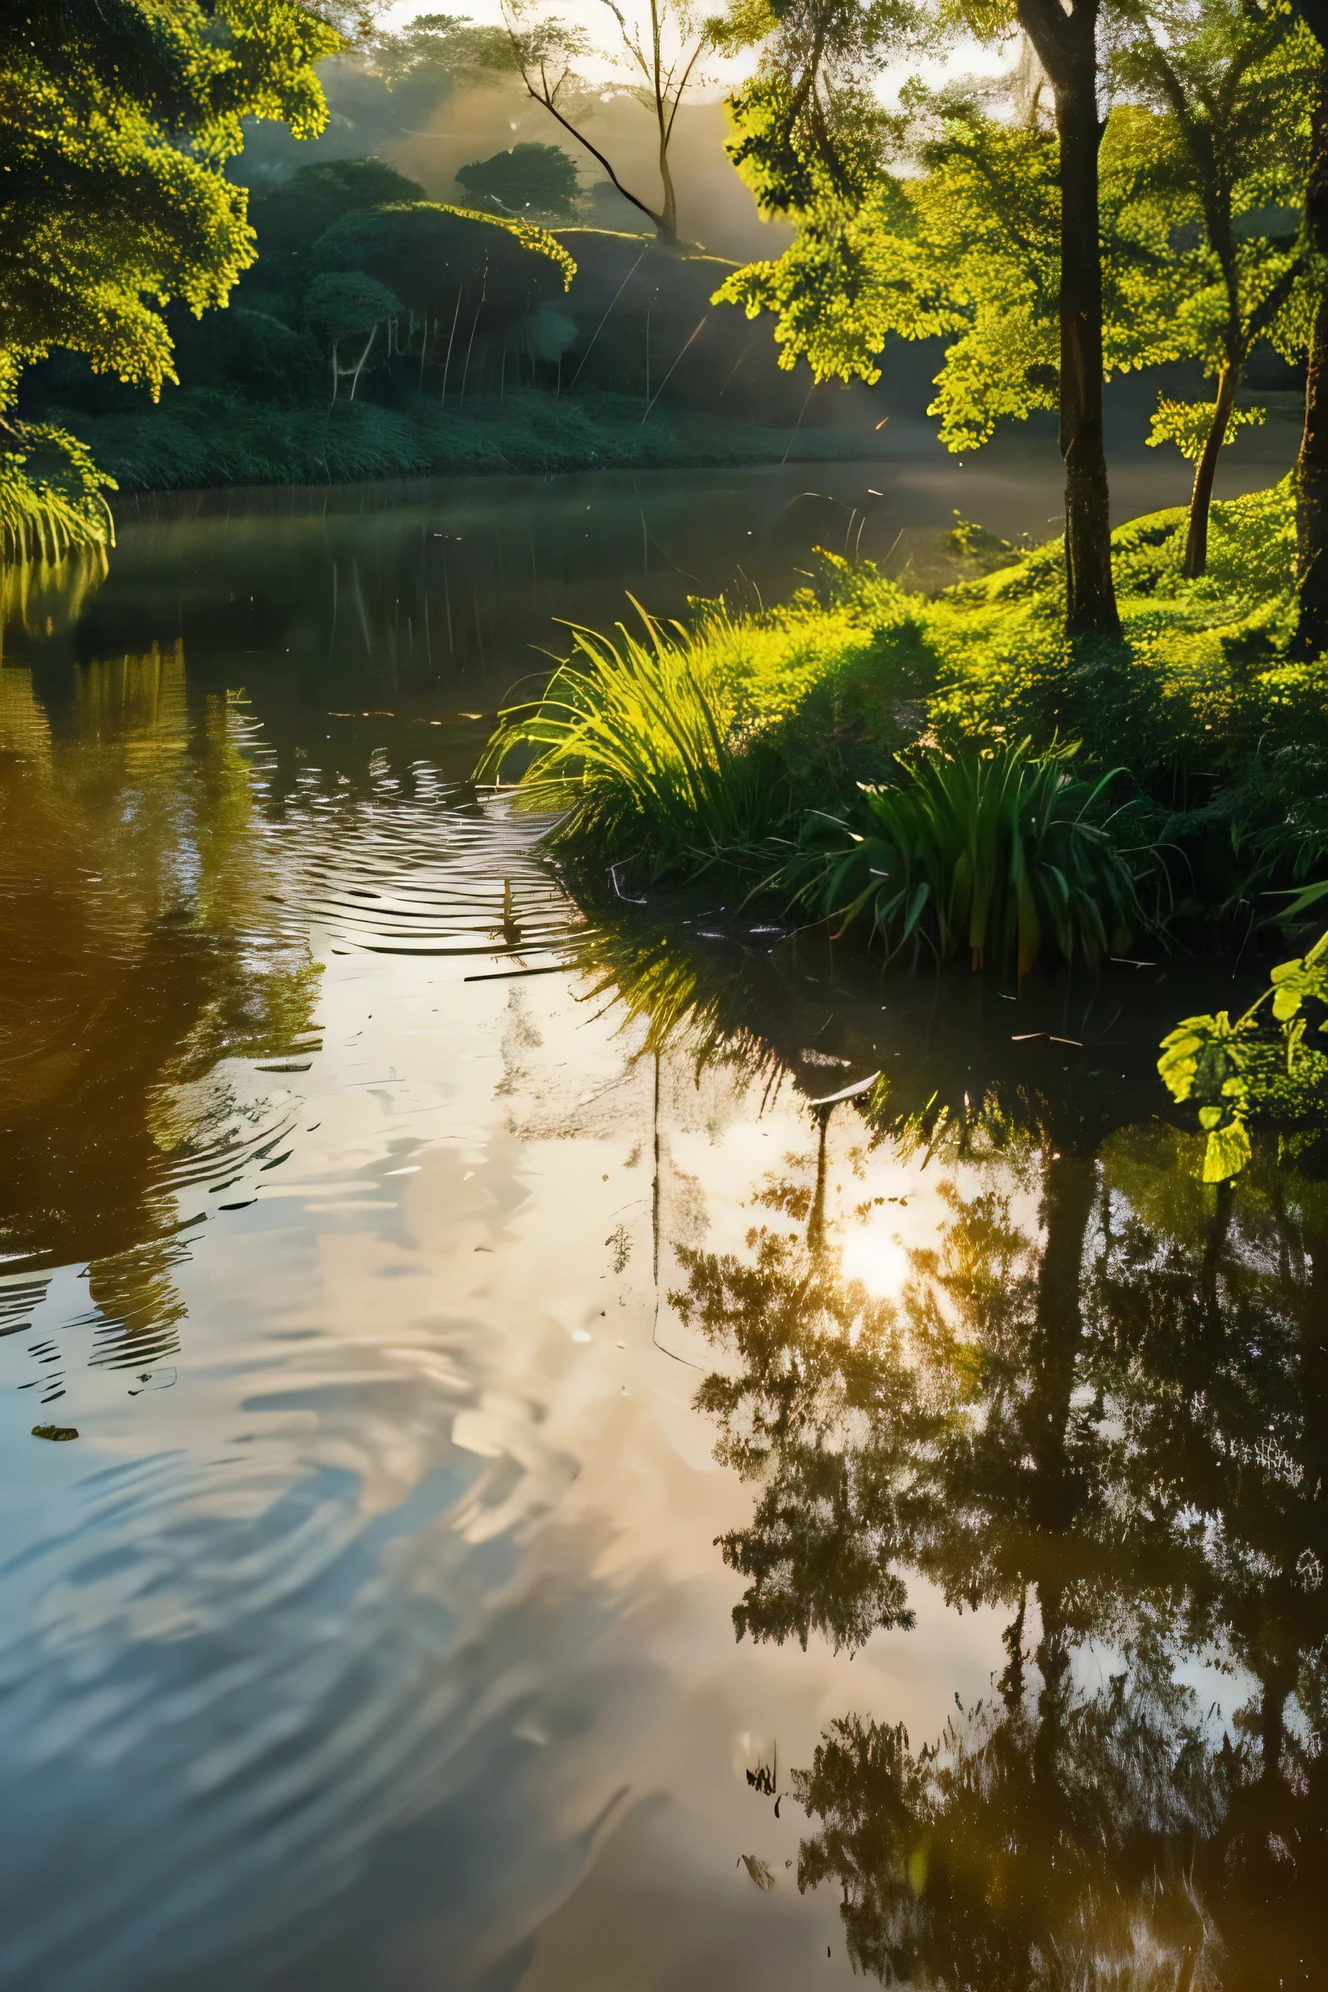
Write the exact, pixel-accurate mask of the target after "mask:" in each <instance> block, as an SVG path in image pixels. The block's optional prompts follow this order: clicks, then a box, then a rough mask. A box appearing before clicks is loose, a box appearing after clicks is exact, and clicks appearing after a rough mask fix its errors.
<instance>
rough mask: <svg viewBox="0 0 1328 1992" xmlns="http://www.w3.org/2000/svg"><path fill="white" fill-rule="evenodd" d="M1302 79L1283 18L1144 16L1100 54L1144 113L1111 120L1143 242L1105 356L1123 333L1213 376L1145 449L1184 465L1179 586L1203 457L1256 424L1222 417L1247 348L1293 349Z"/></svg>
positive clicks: (1183, 11)
mask: <svg viewBox="0 0 1328 1992" xmlns="http://www.w3.org/2000/svg"><path fill="white" fill-rule="evenodd" d="M1318 65H1319V51H1318V48H1317V46H1316V44H1315V43H1314V41H1313V38H1312V37H1311V36H1310V35H1309V34H1307V33H1306V31H1305V29H1304V28H1303V27H1302V26H1301V25H1300V24H1299V22H1298V20H1297V17H1296V16H1295V15H1294V14H1292V13H1290V12H1289V11H1287V10H1285V9H1278V10H1274V11H1271V12H1269V13H1267V14H1257V13H1256V14H1253V15H1251V14H1249V13H1247V12H1246V11H1244V10H1242V9H1241V8H1239V7H1238V6H1237V5H1235V4H1234V0H1201V4H1200V5H1198V6H1194V5H1190V4H1185V0H1182V4H1180V5H1179V6H1165V5H1164V6H1162V7H1159V8H1157V9H1153V8H1150V9H1149V12H1148V15H1147V17H1146V19H1145V21H1144V22H1143V23H1141V32H1138V33H1135V34H1132V35H1130V36H1129V37H1128V39H1126V40H1125V42H1124V44H1123V46H1122V47H1121V48H1120V49H1119V50H1118V51H1117V52H1116V53H1115V57H1114V64H1113V66H1114V69H1115V73H1116V76H1117V77H1118V79H1119V80H1120V82H1121V83H1123V84H1124V85H1125V87H1126V88H1128V89H1131V90H1132V91H1133V92H1134V93H1135V94H1136V95H1137V96H1138V97H1140V98H1141V99H1142V101H1143V103H1144V104H1146V105H1148V106H1149V107H1150V108H1151V109H1152V110H1154V111H1155V112H1156V113H1158V114H1159V115H1157V116H1155V117H1152V118H1147V119H1144V120H1142V121H1141V122H1139V123H1138V124H1137V125H1136V122H1135V121H1134V120H1131V119H1129V118H1128V115H1124V114H1122V113H1121V112H1113V114H1112V123H1114V124H1116V125H1117V126H1118V127H1119V126H1122V125H1123V126H1124V127H1125V129H1126V130H1127V131H1129V133H1130V135H1131V136H1132V137H1133V138H1134V140H1135V146H1136V159H1137V162H1138V173H1139V179H1140V189H1139V199H1138V201H1137V207H1138V208H1140V209H1143V210H1145V211H1146V210H1148V209H1150V208H1151V209H1152V211H1153V220H1154V230H1153V232H1154V234H1155V236H1156V237H1157V238H1159V239H1158V241H1157V250H1156V253H1155V255H1154V256H1152V257H1150V258H1147V259H1146V260H1143V261H1141V263H1140V264H1139V266H1138V277H1139V281H1138V282H1137V283H1135V284H1134V285H1132V286H1129V287H1128V288H1127V290H1126V294H1125V296H1124V297H1123V299H1122V305H1123V307H1124V308H1123V310H1121V311H1119V312H1118V313H1117V314H1116V316H1117V320H1118V325H1119V330H1118V333H1117V343H1116V353H1115V355H1113V357H1116V358H1117V359H1118V358H1119V354H1120V350H1121V345H1122V335H1124V336H1125V337H1128V332H1129V326H1130V323H1131V321H1132V322H1133V323H1134V324H1135V325H1137V326H1139V327H1140V328H1141V330H1142V337H1141V340H1140V345H1141V347H1142V348H1143V350H1144V352H1145V354H1146V357H1147V359H1149V360H1153V361H1155V360H1158V359H1182V358H1186V359H1187V358H1192V357H1193V358H1198V359H1199V360H1200V361H1201V362H1202V364H1203V367H1204V370H1205V372H1206V373H1210V374H1214V375H1215V376H1216V394H1215V397H1214V400H1213V402H1212V403H1211V404H1208V405H1205V404H1198V405H1189V404H1184V403H1174V402H1172V403H1169V402H1164V403H1163V404H1162V405H1161V407H1160V408H1159V410H1158V414H1157V416H1156V417H1155V418H1154V433H1153V436H1152V437H1151V439H1150V440H1152V441H1153V442H1162V441H1171V442H1174V443H1176V444H1177V445H1178V446H1179V448H1180V449H1181V451H1182V454H1184V455H1185V456H1187V457H1189V458H1190V460H1191V461H1192V462H1194V463H1195V466H1196V468H1195V477H1194V491H1193V495H1192V497H1191V502H1190V523H1189V532H1188V537H1187V542H1186V549H1185V560H1184V568H1183V572H1184V573H1186V574H1187V575H1198V574H1202V573H1203V572H1204V568H1205V566H1206V564H1207V551H1208V512H1209V505H1210V503H1211V499H1212V493H1213V478H1214V474H1215V472H1216V469H1217V460H1218V453H1219V451H1220V450H1221V448H1222V445H1223V443H1224V442H1225V440H1226V438H1227V435H1228V433H1229V431H1230V430H1231V428H1232V427H1233V426H1234V425H1235V424H1236V423H1237V422H1239V421H1241V420H1251V419H1258V418H1257V417H1254V416H1252V415H1249V414H1246V413H1245V411H1237V409H1236V393H1237V389H1238V388H1239V386H1240V381H1241V375H1242V373H1243V371H1244V367H1245V362H1246V360H1247V359H1248V357H1249V353H1250V350H1251V348H1252V347H1253V346H1254V345H1255V344H1256V342H1257V341H1258V340H1259V339H1261V338H1271V339H1272V340H1273V341H1274V342H1275V343H1276V344H1278V345H1279V346H1280V347H1281V348H1282V349H1283V350H1284V351H1286V352H1288V354H1291V353H1294V352H1296V351H1297V350H1303V346H1304V343H1305V338H1306V334H1307V331H1308V322H1307V321H1308V318H1309V305H1310V299H1309V297H1308V296H1307V285H1306V257H1305V252H1304V248H1303V245H1302V244H1301V242H1300V240H1299V239H1298V238H1299V234H1300V230H1299V227H1298V224H1297V217H1296V210H1297V208H1298V207H1299V205H1300V202H1301V199H1302V195H1303V190H1304V186H1305V180H1306V174H1307V171H1308V165H1309V158H1308V141H1309V122H1310V119H1309V112H1310V102H1311V96H1312V90H1313V84H1314V80H1315V72H1316V70H1317V68H1318ZM1110 132H1111V125H1110V124H1109V126H1108V133H1109V135H1110ZM1196 223H1197V226H1196ZM1122 321H1123V322H1122Z"/></svg>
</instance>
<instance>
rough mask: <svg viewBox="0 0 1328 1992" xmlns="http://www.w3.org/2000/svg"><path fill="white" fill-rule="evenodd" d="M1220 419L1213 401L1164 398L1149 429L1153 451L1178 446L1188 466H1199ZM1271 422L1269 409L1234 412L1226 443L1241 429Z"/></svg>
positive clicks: (1230, 418) (1159, 403) (1225, 436)
mask: <svg viewBox="0 0 1328 1992" xmlns="http://www.w3.org/2000/svg"><path fill="white" fill-rule="evenodd" d="M1216 419H1217V409H1216V407H1215V405H1214V403H1213V402H1211V401H1169V400H1168V399H1167V398H1166V396H1165V395H1164V396H1162V397H1160V398H1159V400H1158V404H1157V412H1156V413H1155V414H1154V416H1153V420H1152V423H1151V425H1150V427H1149V431H1148V445H1149V448H1150V449H1156V448H1157V446H1158V444H1159V443H1174V444H1175V445H1176V448H1177V449H1178V450H1179V451H1180V453H1181V455H1182V456H1183V457H1184V459H1185V461H1186V463H1197V462H1198V460H1199V458H1200V457H1201V456H1202V455H1203V452H1204V446H1205V444H1206V443H1207V441H1208V438H1209V436H1210V435H1211V434H1212V430H1213V423H1214V422H1215V421H1216ZM1267 419H1268V411H1267V409H1266V408H1233V409H1232V411H1231V414H1230V416H1229V417H1228V419H1227V426H1226V433H1225V435H1224V436H1223V438H1222V440H1223V442H1225V441H1226V440H1227V437H1229V436H1232V435H1234V434H1235V432H1236V430H1237V429H1257V428H1259V427H1260V425H1261V424H1262V423H1263V422H1265V421H1266V420H1267Z"/></svg>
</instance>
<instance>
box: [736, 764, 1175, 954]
mask: <svg viewBox="0 0 1328 1992" xmlns="http://www.w3.org/2000/svg"><path fill="white" fill-rule="evenodd" d="M1078 752H1079V749H1078V746H1077V745H1075V746H1053V747H1051V748H1050V749H1048V750H1047V751H1046V752H1045V753H1042V754H1035V753H1034V751H1033V747H1032V742H1031V741H1029V740H1021V741H1018V742H1015V743H1012V744H1010V745H1007V746H1003V747H996V748H987V749H983V748H978V747H968V748H965V749H964V750H963V751H962V752H960V753H957V754H946V753H943V752H940V751H938V750H934V749H933V750H931V751H924V752H923V753H921V754H919V755H917V756H916V757H913V758H911V759H908V760H906V761H904V762H903V763H902V764H901V772H902V776H903V779H902V780H901V781H900V782H899V783H898V784H896V785H895V786H892V787H889V788H882V787H872V788H865V789H863V791H862V794H861V803H860V806H859V808H858V810H856V811H855V812H854V813H853V815H852V816H851V817H836V816H831V815H829V814H827V813H825V812H822V811H815V812H813V813H812V814H811V815H810V817H809V818H808V821H807V824H806V826H805V828H804V832H803V840H802V841H803V846H804V849H803V852H802V853H801V854H800V855H799V857H798V858H797V859H795V860H794V861H793V863H792V864H791V865H790V866H789V867H788V868H787V870H786V871H785V873H784V874H783V875H782V876H781V877H777V878H776V879H774V880H772V881H771V882H770V885H771V889H772V890H776V889H778V887H779V886H780V884H781V883H783V882H785V881H787V882H788V883H792V884H794V885H795V893H794V903H795V904H799V905H801V906H804V907H806V908H807V909H808V910H810V911H812V912H813V913H815V914H817V915H819V916H822V917H825V918H828V919H831V920H834V921H837V922H838V924H839V930H840V932H841V933H842V932H843V931H845V930H846V929H848V928H849V927H852V926H853V925H854V924H855V923H856V922H858V921H860V920H863V919H865V920H866V921H867V923H868V926H869V930H870V934H871V936H872V938H879V939H881V940H883V941H884V942H885V944H886V946H887V948H889V950H890V951H891V953H896V952H898V950H899V949H901V948H903V947H904V946H905V945H906V944H907V943H908V942H909V941H913V942H914V944H915V948H916V947H917V946H918V945H926V946H927V947H928V948H929V949H930V950H931V952H932V953H934V955H935V956H936V958H937V959H938V960H940V961H946V960H949V959H951V958H952V957H953V956H954V955H956V954H960V953H967V955H968V957H969V960H970V962H971V965H972V966H973V967H974V968H982V967H984V966H987V965H990V966H993V967H998V968H1002V969H1009V968H1011V967H1013V968H1015V969H1016V971H1017V972H1018V974H1020V975H1025V974H1027V972H1028V971H1029V969H1031V968H1032V966H1033V964H1034V963H1035V962H1036V961H1037V959H1038V957H1039V956H1040V955H1042V954H1044V953H1045V954H1050V955H1054V956H1059V957H1060V958H1061V959H1062V960H1065V961H1070V962H1073V961H1076V960H1082V961H1085V962H1087V963H1088V964H1089V965H1090V966H1091V965H1093V964H1094V963H1096V962H1098V961H1100V960H1101V959H1102V957H1103V956H1104V955H1105V954H1107V953H1109V952H1110V951H1111V950H1112V949H1113V948H1117V949H1118V948H1121V947H1124V946H1125V945H1126V944H1127V943H1128V942H1129V940H1130V938H1131V936H1132V933H1133V932H1134V930H1135V928H1136V927H1137V925H1138V922H1139V917H1140V914H1139V905H1138V900H1137V898H1136V894H1135V887H1134V881H1133V879H1132V877H1131V874H1130V869H1129V866H1128V864H1127V863H1126V861H1125V858H1124V857H1123V856H1122V854H1121V852H1120V850H1119V849H1118V847H1117V845H1116V842H1115V841H1114V838H1113V835H1112V831H1111V828H1110V826H1109V824H1107V823H1104V822H1103V821H1102V820H1101V816H1102V808H1101V805H1102V802H1103V798H1104V796H1105V793H1106V790H1107V788H1108V786H1109V785H1110V783H1111V781H1112V779H1113V777H1112V776H1111V775H1104V776H1102V777H1101V778H1100V779H1099V780H1098V781H1096V782H1093V783H1090V782H1087V781H1082V780H1076V779H1075V778H1074V777H1073V775H1072V774H1071V772H1070V764H1071V762H1072V761H1073V759H1074V757H1075V756H1076V754H1077V753H1078Z"/></svg>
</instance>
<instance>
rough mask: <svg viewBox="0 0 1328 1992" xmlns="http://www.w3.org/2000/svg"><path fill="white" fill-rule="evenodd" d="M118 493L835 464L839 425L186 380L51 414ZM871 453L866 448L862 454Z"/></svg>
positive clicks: (531, 400)
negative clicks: (299, 396) (322, 396)
mask: <svg viewBox="0 0 1328 1992" xmlns="http://www.w3.org/2000/svg"><path fill="white" fill-rule="evenodd" d="M60 419H61V420H62V421H63V422H64V424H65V426H66V427H68V428H69V429H70V430H71V431H72V432H73V433H74V434H76V435H77V436H78V437H79V439H80V440H81V441H82V442H84V443H85V444H86V445H87V447H88V448H89V450H90V451H91V452H92V455H93V457H94V459H95V461H96V462H97V464H98V465H99V466H100V468H101V469H103V470H105V471H106V472H107V473H108V474H109V475H110V476H112V477H113V478H114V479H115V480H116V483H117V485H118V486H119V488H120V489H121V490H122V491H173V490H190V489H199V488H205V487H209V486H226V485H240V484H352V483H356V482H360V481H363V480H368V479H373V478H403V477H431V476H452V475H459V474H464V475H475V474H484V473H490V474H493V473H513V472H516V473H530V472H535V473H545V474H547V473H550V472H558V471H577V470H613V469H629V470H638V469H639V470H671V469H711V468H713V469H722V468H727V467H729V466H739V465H744V464H779V463H784V462H802V463H810V462H824V461H830V462H836V461H838V462H843V461H848V460H851V459H855V458H861V457H862V456H863V454H864V443H863V439H862V437H861V436H859V435H854V434H850V433H848V432H846V431H844V430H832V429H805V430H796V429H766V428H759V427H757V426H755V425H754V424H752V423H747V422H740V421H726V420H724V419H722V418H719V417H716V416H714V415H712V414H709V413H705V414H702V413H698V412H696V411H687V410H680V409H674V408H669V407H663V406H658V405H656V406H653V407H651V408H650V409H649V411H647V408H646V404H645V402H644V401H643V400H642V399H640V398H639V397H636V396H630V395H623V394H612V393H607V392H605V391H603V390H601V389H598V388H589V389H584V390H578V392H577V393H575V394H565V395H556V394H552V393H548V392H545V391H544V390H542V389H529V388H526V389H521V390H514V391H512V392H511V393H508V394H506V395H504V396H502V397H501V398H500V397H498V396H489V397H485V398H480V397H478V396H472V397H470V398H469V399H468V400H466V401H464V402H460V403H457V404H454V405H452V406H448V407H442V406H440V405H439V403H438V402H437V401H436V400H435V399H433V398H432V397H428V398H426V397H422V396H421V397H414V398H411V399H409V400H407V401H405V402H404V403H403V404H402V405H401V406H399V407H395V408H384V407H382V406H380V405H378V404H376V403H373V402H369V401H349V400H343V401H338V402H336V403H334V404H331V405H318V406H311V405H309V404H307V403H296V404H293V405H290V406H287V407H280V406H276V405H274V404H272V403H266V402H263V403H260V402H255V401H250V400H247V399H246V398H245V397H244V396H242V395H238V394H233V393H228V392H225V391H222V390H220V389H215V388H184V389H179V390H176V391H175V392H174V393H171V394H169V395H168V396H167V397H166V398H165V399H164V400H163V401H162V403H161V405H160V406H159V407H156V408H148V409H142V410H138V409H135V410H133V411H132V412H119V413H110V414H103V415H69V414H64V415H62V416H61V418H60ZM868 454H870V452H868Z"/></svg>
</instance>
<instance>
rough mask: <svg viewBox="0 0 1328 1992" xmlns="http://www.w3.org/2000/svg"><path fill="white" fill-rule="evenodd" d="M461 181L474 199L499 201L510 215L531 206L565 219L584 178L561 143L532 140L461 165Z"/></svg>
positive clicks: (501, 206)
mask: <svg viewBox="0 0 1328 1992" xmlns="http://www.w3.org/2000/svg"><path fill="white" fill-rule="evenodd" d="M456 179H457V185H458V186H459V187H463V188H464V189H465V191H466V193H467V194H469V195H470V196H471V197H472V198H473V199H474V200H476V201H479V202H482V203H483V204H484V205H486V206H488V205H491V204H496V205H497V206H498V207H499V208H500V209H501V210H503V211H504V212H506V213H507V214H509V215H513V214H520V213H521V212H523V211H524V210H525V209H531V210H533V212H534V213H535V214H538V215H543V216H546V217H551V218H552V219H554V220H559V221H565V220H567V219H569V218H570V216H571V214H572V212H573V210H574V209H575V206H576V202H577V198H578V195H579V194H580V191H581V188H580V182H579V180H578V178H577V171H576V165H575V162H574V161H573V160H571V159H569V158H568V156H567V154H566V153H565V152H564V151H563V149H562V147H561V146H558V145H532V144H531V143H530V142H529V141H528V140H525V141H523V142H522V143H521V144H520V145H512V146H509V147H508V149H507V151H506V152H495V153H494V155H493V157H492V158H491V159H476V160H473V161H472V162H471V164H470V165H469V166H459V167H458V168H457V174H456Z"/></svg>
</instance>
